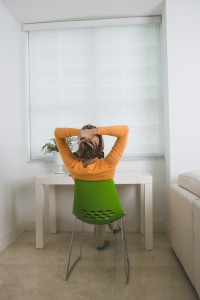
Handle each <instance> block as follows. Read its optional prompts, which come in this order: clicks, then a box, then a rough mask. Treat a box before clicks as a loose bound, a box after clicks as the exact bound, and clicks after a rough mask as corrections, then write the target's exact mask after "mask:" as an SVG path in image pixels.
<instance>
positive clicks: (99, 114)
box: [28, 24, 163, 159]
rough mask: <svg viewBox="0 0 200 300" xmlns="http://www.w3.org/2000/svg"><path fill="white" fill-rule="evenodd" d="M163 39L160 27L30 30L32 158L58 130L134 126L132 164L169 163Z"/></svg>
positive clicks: (107, 141)
mask: <svg viewBox="0 0 200 300" xmlns="http://www.w3.org/2000/svg"><path fill="white" fill-rule="evenodd" d="M159 37H160V33H159V24H145V25H123V26H103V27H90V28H68V29H59V30H58V29H56V30H42V31H30V32H29V34H28V38H29V74H30V82H29V86H30V109H29V111H30V152H31V153H30V156H31V159H41V158H42V159H45V158H48V157H46V156H45V157H43V155H42V153H41V148H42V146H43V145H44V144H45V143H47V142H48V141H49V139H50V138H52V137H53V133H54V129H55V128H56V127H62V126H63V127H78V128H80V127H82V126H83V125H85V124H88V123H91V124H94V125H97V126H101V125H102V126H103V125H112V124H116V125H118V124H128V125H129V128H130V135H129V140H128V145H127V148H126V151H125V153H124V157H125V158H134V157H142V156H145V157H149V156H162V155H163V128H162V99H161V78H160V40H159ZM113 142H114V141H113V138H111V137H106V139H105V144H106V145H107V148H106V149H105V153H107V152H108V151H109V149H110V147H111V146H112V144H113Z"/></svg>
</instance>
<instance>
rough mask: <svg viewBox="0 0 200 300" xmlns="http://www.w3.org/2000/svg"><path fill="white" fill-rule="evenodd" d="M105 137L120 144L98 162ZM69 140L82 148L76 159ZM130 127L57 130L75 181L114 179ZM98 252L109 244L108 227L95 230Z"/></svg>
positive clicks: (61, 150)
mask: <svg viewBox="0 0 200 300" xmlns="http://www.w3.org/2000/svg"><path fill="white" fill-rule="evenodd" d="M102 135H109V136H114V137H116V138H117V140H116V141H115V143H114V146H113V147H112V149H111V151H110V152H109V154H108V155H107V156H106V157H105V158H99V156H101V153H102V151H103V148H104V142H103V137H102ZM69 136H77V137H78V143H79V148H78V151H77V152H76V154H75V155H74V154H73V153H72V152H71V150H70V148H69V146H68V145H67V143H66V138H67V137H69ZM127 138H128V126H127V125H121V126H106V127H98V128H97V127H95V126H93V125H86V126H84V127H83V128H82V129H76V128H56V129H55V139H56V143H57V146H58V149H59V152H60V154H61V156H62V159H63V161H64V164H65V166H66V167H67V169H68V171H69V172H70V174H71V176H72V178H73V179H74V180H76V179H80V180H89V181H99V180H106V179H111V178H114V174H115V169H116V166H117V164H118V162H119V161H120V158H121V156H122V154H123V152H124V149H125V147H126V143H127ZM109 227H110V229H111V230H113V233H114V234H115V233H117V232H119V231H120V228H119V227H118V224H117V222H114V223H112V224H109ZM95 237H96V241H97V244H98V247H97V250H104V249H106V248H107V247H108V246H109V245H110V242H109V241H107V240H105V225H97V226H95Z"/></svg>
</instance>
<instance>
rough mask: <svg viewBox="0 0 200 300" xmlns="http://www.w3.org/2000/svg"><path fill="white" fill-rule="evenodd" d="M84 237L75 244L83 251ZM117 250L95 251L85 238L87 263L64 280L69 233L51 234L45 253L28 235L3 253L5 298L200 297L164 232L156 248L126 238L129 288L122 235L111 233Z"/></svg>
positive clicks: (1, 294)
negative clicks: (81, 247) (79, 244)
mask: <svg viewBox="0 0 200 300" xmlns="http://www.w3.org/2000/svg"><path fill="white" fill-rule="evenodd" d="M78 235H79V234H77V236H76V240H75V253H77V251H78V239H79V236H78ZM108 238H109V239H110V241H111V247H110V248H109V249H107V250H106V251H104V252H98V251H96V249H95V242H94V240H93V237H92V234H91V233H86V234H85V243H84V249H83V251H84V253H83V259H82V260H81V262H79V264H78V265H77V266H76V268H75V270H74V271H73V272H72V274H71V277H70V279H69V281H68V282H66V281H65V280H64V278H65V272H66V263H67V253H68V247H69V240H70V234H69V233H57V234H48V233H46V236H45V240H46V247H45V249H42V250H39V249H35V234H34V233H30V232H29V233H24V234H23V235H21V236H20V238H18V239H17V240H16V241H15V242H14V243H13V244H12V245H10V246H9V247H8V248H7V249H6V250H4V251H3V252H2V253H0V300H4V299H5V300H10V299H13V300H18V299H19V300H27V299H30V300H62V299H65V300H104V299H109V300H195V299H199V298H198V296H197V294H196V292H195V290H194V288H193V286H192V285H191V283H190V281H189V279H188V277H187V275H186V274H185V272H184V271H183V269H182V267H181V265H180V263H179V261H178V260H177V258H176V256H175V255H174V252H173V250H172V249H171V247H170V245H169V243H168V241H167V239H166V237H165V235H164V234H155V235H154V250H153V251H145V250H144V236H141V235H140V234H135V233H134V234H131V233H128V234H126V238H127V244H128V252H129V257H130V264H131V277H130V282H129V284H128V285H126V284H124V267H123V259H122V247H121V246H122V245H121V237H120V235H118V236H117V237H116V236H113V235H111V234H109V233H108Z"/></svg>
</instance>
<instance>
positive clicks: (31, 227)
mask: <svg viewBox="0 0 200 300" xmlns="http://www.w3.org/2000/svg"><path fill="white" fill-rule="evenodd" d="M72 225H73V220H68V221H57V231H61V232H65V231H71V230H72ZM124 227H125V231H127V232H139V231H140V229H139V224H138V225H137V226H134V225H133V222H132V221H128V220H127V221H126V220H124ZM44 230H45V231H49V222H48V221H45V223H44ZM80 230H81V222H78V221H77V224H76V231H80ZM85 230H86V231H93V225H89V224H85ZM107 230H108V231H109V228H108V229H107ZM153 230H154V232H165V231H166V226H165V222H164V221H154V222H153ZM25 231H35V222H34V221H26V222H25Z"/></svg>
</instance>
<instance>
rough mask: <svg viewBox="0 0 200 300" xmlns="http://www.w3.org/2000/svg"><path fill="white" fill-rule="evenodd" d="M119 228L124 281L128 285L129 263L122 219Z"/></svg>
mask: <svg viewBox="0 0 200 300" xmlns="http://www.w3.org/2000/svg"><path fill="white" fill-rule="evenodd" d="M121 228H122V230H121V233H122V242H123V249H124V267H125V279H126V281H125V283H126V284H128V282H129V277H130V262H129V258H128V251H127V246H126V238H125V233H124V224H123V219H121Z"/></svg>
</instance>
